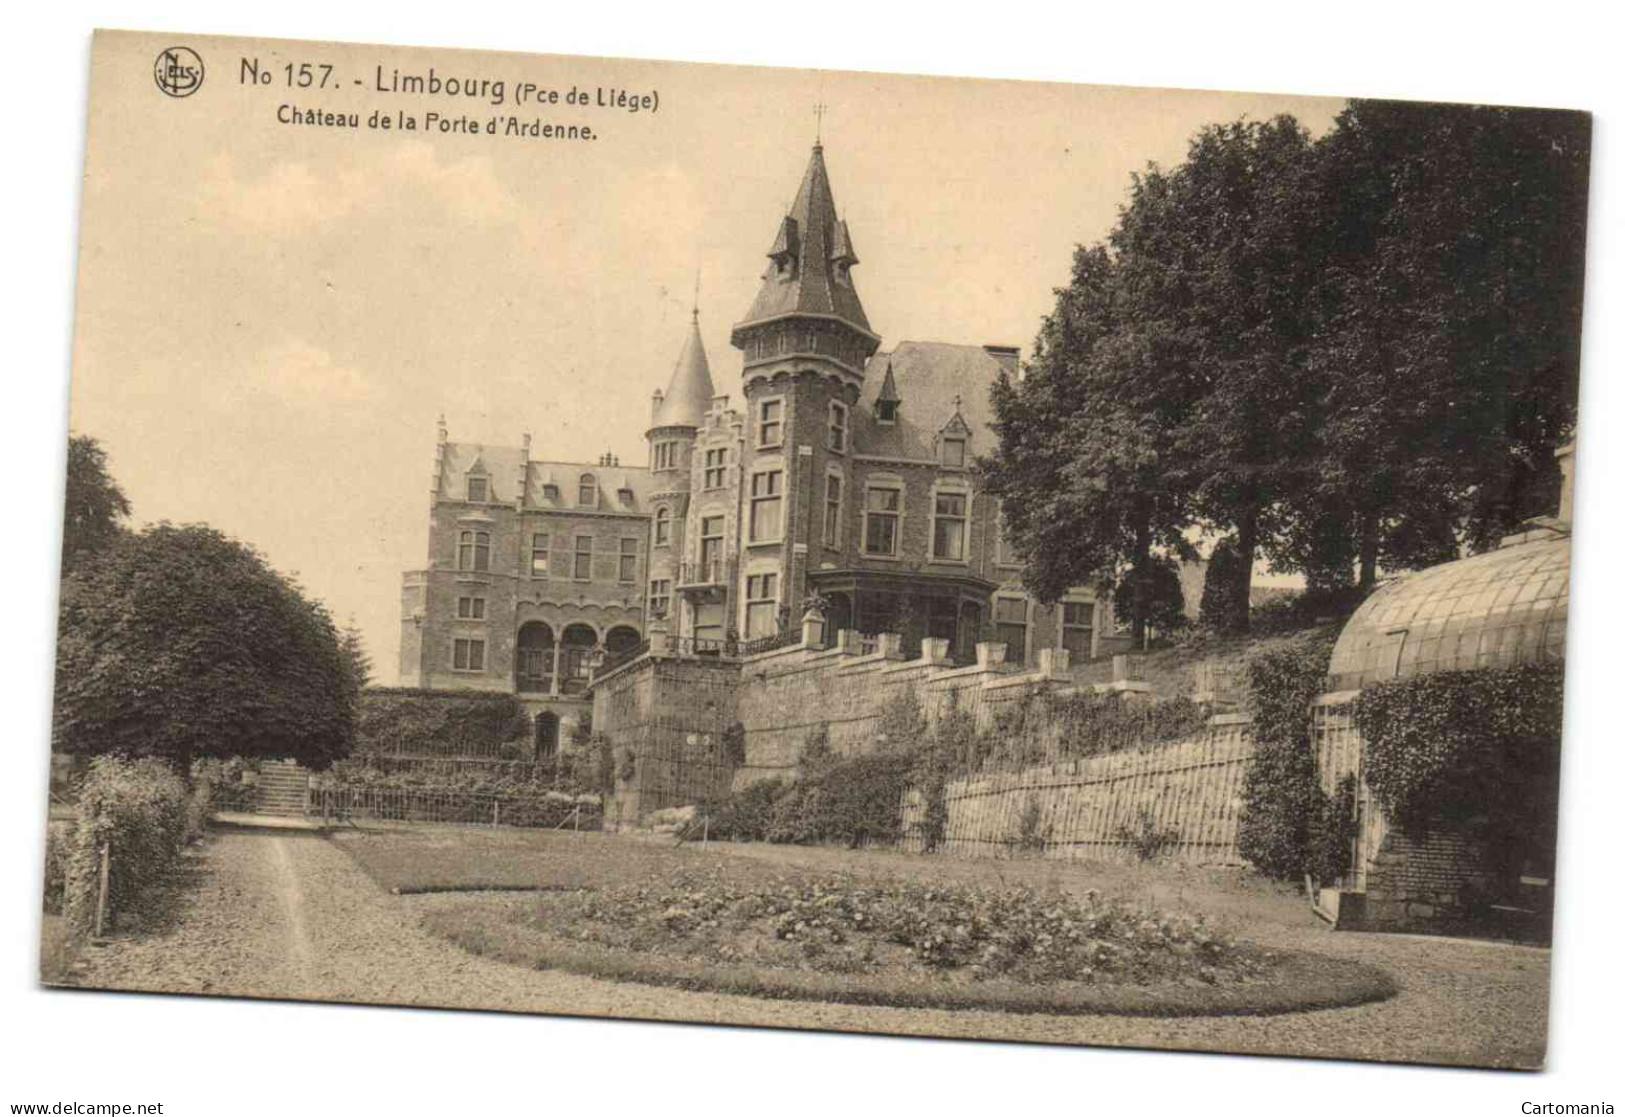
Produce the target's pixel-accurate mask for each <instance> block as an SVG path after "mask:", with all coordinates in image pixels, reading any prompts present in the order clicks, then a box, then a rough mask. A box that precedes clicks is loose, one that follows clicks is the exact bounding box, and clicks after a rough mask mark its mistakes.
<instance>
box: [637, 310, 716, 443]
mask: <svg viewBox="0 0 1625 1117" xmlns="http://www.w3.org/2000/svg"><path fill="white" fill-rule="evenodd" d="M716 394H717V391H716V388H715V387H714V386H713V385H712V383H711V362H710V361H708V360H706V358H705V341H704V340H703V339H702V338H701V337H700V312H699V311H698V310H695V311H694V314H693V318H692V320H691V322H690V323H689V329H688V340H687V341H686V342H684V343H683V352H682V354H681V355H680V356H679V357H678V358H677V367H676V368H674V369H672V373H671V383H670V384H668V385H667V386H666V396H665V398H664V399H662V400H661V401H660V405H659V406H658V407H657V408H656V409H655V414H654V421H653V422H652V423H650V424H649V428H650V429H651V430H653V429H654V428H655V427H699V426H701V425H702V424H704V422H705V413H706V412H707V411H709V410H710V408H711V397H712V396H714V395H716Z"/></svg>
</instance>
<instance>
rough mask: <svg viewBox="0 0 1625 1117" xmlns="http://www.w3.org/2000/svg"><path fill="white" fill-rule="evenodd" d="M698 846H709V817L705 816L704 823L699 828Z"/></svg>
mask: <svg viewBox="0 0 1625 1117" xmlns="http://www.w3.org/2000/svg"><path fill="white" fill-rule="evenodd" d="M700 844H701V845H702V846H703V845H710V844H711V816H710V815H706V816H705V823H704V825H703V826H701V827H700Z"/></svg>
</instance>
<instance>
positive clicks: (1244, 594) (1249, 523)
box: [1230, 505, 1258, 632]
mask: <svg viewBox="0 0 1625 1117" xmlns="http://www.w3.org/2000/svg"><path fill="white" fill-rule="evenodd" d="M1257 553H1258V506H1257V505H1252V506H1250V507H1248V509H1247V510H1246V511H1245V512H1243V513H1242V514H1241V518H1240V520H1239V521H1237V523H1236V560H1237V561H1236V599H1235V601H1234V603H1233V607H1234V609H1235V612H1234V613H1233V614H1232V615H1231V618H1230V630H1231V631H1232V632H1246V631H1248V630H1249V629H1250V628H1251V627H1252V602H1253V559H1254V558H1255V556H1256V555H1257Z"/></svg>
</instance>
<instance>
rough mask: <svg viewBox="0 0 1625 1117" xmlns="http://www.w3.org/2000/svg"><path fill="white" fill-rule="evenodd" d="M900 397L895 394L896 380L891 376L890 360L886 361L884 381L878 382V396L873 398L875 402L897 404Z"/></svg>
mask: <svg viewBox="0 0 1625 1117" xmlns="http://www.w3.org/2000/svg"><path fill="white" fill-rule="evenodd" d="M902 398H903V397H902V396H900V395H898V394H897V378H896V377H895V376H893V375H892V371H891V360H890V359H889V358H888V359H887V361H886V379H884V380H882V381H881V382H880V394H879V395H877V396H876V397H875V400H876V401H877V402H881V401H883V402H886V403H898V402H900V401H901V400H902Z"/></svg>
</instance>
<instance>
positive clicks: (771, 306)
mask: <svg viewBox="0 0 1625 1117" xmlns="http://www.w3.org/2000/svg"><path fill="white" fill-rule="evenodd" d="M768 259H769V260H770V261H772V262H771V263H770V265H769V266H768V271H767V274H766V275H765V276H763V277H762V287H761V290H760V291H758V292H757V294H756V301H755V302H754V303H753V304H752V305H751V308H750V312H749V313H748V314H746V315H745V317H744V318H743V319H742V320H741V321H740V322H739V323H738V324H737V325H735V326H734V337H735V341H734V344H736V345H737V344H739V342H738V335H739V331H740V330H742V329H744V328H745V327H747V326H751V325H754V324H755V323H757V322H764V321H767V320H769V319H773V318H782V317H784V316H785V315H789V314H816V315H820V316H824V317H834V318H838V319H840V320H841V321H843V322H845V323H847V324H848V325H851V326H855V327H857V329H859V330H861V331H862V332H864V333H866V334H870V335H872V334H873V331H872V330H871V329H870V328H869V317H868V315H866V314H864V312H863V303H862V302H860V301H859V299H858V291H857V288H856V287H855V286H853V284H852V276H851V272H850V271H849V270H848V269H849V268H850V267H851V266H852V265H853V264H856V263H857V254H856V253H855V252H854V251H853V249H852V236H851V233H850V232H849V231H848V230H847V228H846V223H845V222H844V221H842V220H841V219H840V217H839V216H838V215H837V213H836V210H835V196H834V194H833V193H832V192H831V191H830V186H829V171H828V169H827V168H826V167H825V166H824V146H823V144H814V145H813V149H812V158H811V159H810V160H808V162H807V171H806V173H805V174H804V175H803V176H802V178H801V189H800V190H798V191H796V200H795V201H794V202H793V203H792V204H791V206H790V212H789V214H788V215H787V216H786V217H784V218H783V219H782V220H781V221H780V222H779V227H778V229H777V230H776V235H775V237H774V240H773V247H772V250H771V251H769V252H768Z"/></svg>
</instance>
